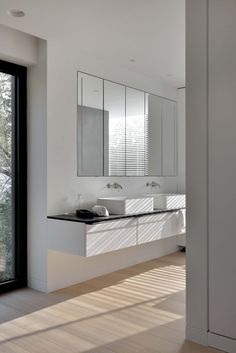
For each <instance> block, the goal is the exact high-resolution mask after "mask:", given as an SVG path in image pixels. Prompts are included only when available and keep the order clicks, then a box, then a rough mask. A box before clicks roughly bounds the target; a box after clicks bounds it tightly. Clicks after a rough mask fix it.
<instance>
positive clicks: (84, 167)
mask: <svg viewBox="0 0 236 353" xmlns="http://www.w3.org/2000/svg"><path fill="white" fill-rule="evenodd" d="M77 119H78V127H77V130H78V154H77V155H78V175H80V176H103V175H104V154H103V149H104V139H105V138H106V133H104V126H103V80H102V79H100V78H97V77H94V76H90V75H85V74H82V73H78V106H77Z"/></svg>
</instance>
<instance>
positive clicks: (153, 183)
mask: <svg viewBox="0 0 236 353" xmlns="http://www.w3.org/2000/svg"><path fill="white" fill-rule="evenodd" d="M146 186H151V188H155V189H156V188H157V187H158V188H159V189H160V187H161V185H160V184H158V183H157V182H156V181H151V182H149V181H148V182H147V183H146Z"/></svg>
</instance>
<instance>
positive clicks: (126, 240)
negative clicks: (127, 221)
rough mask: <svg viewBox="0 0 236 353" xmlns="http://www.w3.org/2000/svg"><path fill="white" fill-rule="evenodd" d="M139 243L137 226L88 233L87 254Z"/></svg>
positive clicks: (95, 253)
mask: <svg viewBox="0 0 236 353" xmlns="http://www.w3.org/2000/svg"><path fill="white" fill-rule="evenodd" d="M134 245H137V228H136V227H134V226H133V227H127V228H117V229H111V230H105V231H104V230H103V231H100V232H90V233H89V232H88V233H87V234H86V256H94V255H98V254H103V253H106V252H109V251H114V250H119V249H123V248H127V247H130V246H134Z"/></svg>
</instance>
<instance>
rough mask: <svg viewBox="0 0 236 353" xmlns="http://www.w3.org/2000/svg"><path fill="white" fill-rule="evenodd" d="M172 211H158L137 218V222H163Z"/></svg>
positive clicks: (169, 216)
mask: <svg viewBox="0 0 236 353" xmlns="http://www.w3.org/2000/svg"><path fill="white" fill-rule="evenodd" d="M171 216H172V213H170V212H169V213H158V214H154V215H150V216H144V217H140V218H139V219H138V224H145V223H155V222H163V221H167V220H168V219H170V218H171Z"/></svg>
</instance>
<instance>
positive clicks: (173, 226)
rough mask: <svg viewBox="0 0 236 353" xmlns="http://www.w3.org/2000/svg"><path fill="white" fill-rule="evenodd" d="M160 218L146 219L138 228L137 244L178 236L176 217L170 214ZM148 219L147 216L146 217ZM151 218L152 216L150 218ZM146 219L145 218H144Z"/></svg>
mask: <svg viewBox="0 0 236 353" xmlns="http://www.w3.org/2000/svg"><path fill="white" fill-rule="evenodd" d="M158 216H162V217H160V218H158V217H157V218H155V220H153V218H151V219H149V220H148V219H146V220H145V221H146V222H143V223H141V224H139V226H138V244H144V243H148V242H151V241H155V240H160V239H164V238H168V237H171V236H173V235H177V234H178V227H177V222H176V215H175V214H172V213H168V214H161V215H158ZM148 217H149V216H148ZM151 217H152V216H151ZM145 218H147V217H145Z"/></svg>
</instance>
